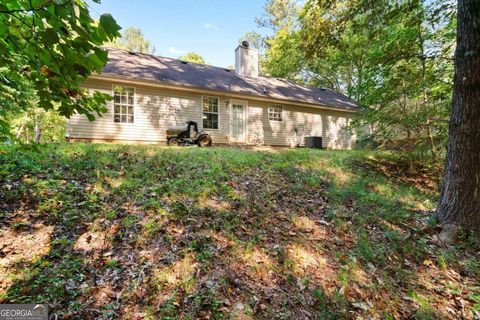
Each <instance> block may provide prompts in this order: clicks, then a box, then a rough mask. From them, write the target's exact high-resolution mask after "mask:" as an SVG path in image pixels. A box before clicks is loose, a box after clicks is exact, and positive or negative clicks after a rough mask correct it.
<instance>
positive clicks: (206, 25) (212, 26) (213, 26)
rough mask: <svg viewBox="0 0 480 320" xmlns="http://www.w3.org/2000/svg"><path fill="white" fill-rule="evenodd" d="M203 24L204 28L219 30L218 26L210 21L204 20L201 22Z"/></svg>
mask: <svg viewBox="0 0 480 320" xmlns="http://www.w3.org/2000/svg"><path fill="white" fill-rule="evenodd" d="M203 26H204V27H205V29H210V30H215V31H218V30H219V28H218V27H217V26H216V25H214V24H212V23H210V22H205V23H204V24H203Z"/></svg>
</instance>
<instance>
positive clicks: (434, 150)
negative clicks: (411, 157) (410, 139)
mask: <svg viewBox="0 0 480 320" xmlns="http://www.w3.org/2000/svg"><path fill="white" fill-rule="evenodd" d="M430 124H431V122H430V119H427V136H428V141H429V142H430V151H431V152H432V157H433V158H434V159H436V158H437V148H436V147H435V140H434V139H433V134H432V129H430Z"/></svg>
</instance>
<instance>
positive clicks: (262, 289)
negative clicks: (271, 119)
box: [0, 144, 480, 319]
mask: <svg viewBox="0 0 480 320" xmlns="http://www.w3.org/2000/svg"><path fill="white" fill-rule="evenodd" d="M402 170H404V166H403V165H402V164H401V163H400V164H399V159H398V157H397V156H395V155H393V154H389V153H380V152H365V151H318V150H307V149H289V150H280V151H274V152H270V151H252V150H242V149H230V148H209V149H203V148H202V149H200V148H165V147H156V146H121V145H87V144H70V145H68V144H61V145H50V146H47V147H46V148H45V149H42V150H41V151H39V152H34V151H21V152H20V151H16V152H13V151H12V150H10V149H7V148H5V147H4V148H3V149H1V148H0V274H1V275H2V276H1V278H0V303H29V302H44V303H49V304H50V307H51V309H52V310H53V311H55V312H57V313H58V314H59V315H60V317H59V318H60V319H62V318H64V319H67V318H68V319H355V318H357V319H367V318H369V319H370V318H373V319H406V318H408V319H412V318H413V319H448V318H452V319H458V318H466V319H473V318H474V317H475V316H477V317H478V315H479V314H480V284H479V283H480V281H479V280H480V254H479V248H478V246H477V245H476V244H475V243H474V240H473V239H471V238H469V237H467V236H466V237H464V239H463V240H462V241H460V242H459V243H458V244H456V245H455V246H446V245H443V244H441V243H439V242H438V240H437V238H436V233H437V230H436V229H435V227H434V226H433V221H432V219H431V210H432V209H433V208H434V207H435V204H436V200H437V197H438V193H437V191H436V190H437V186H436V179H437V178H438V176H437V177H433V178H432V177H430V176H429V175H428V172H430V171H432V168H423V169H421V170H420V169H419V170H417V172H416V173H415V174H407V173H406V171H402ZM437 173H438V174H439V171H438V170H437Z"/></svg>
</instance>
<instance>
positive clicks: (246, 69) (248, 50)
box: [235, 41, 258, 78]
mask: <svg viewBox="0 0 480 320" xmlns="http://www.w3.org/2000/svg"><path fill="white" fill-rule="evenodd" d="M235 72H236V73H237V74H238V75H239V76H242V77H243V76H245V77H252V78H258V50H257V49H255V48H253V47H250V43H249V42H248V41H242V44H241V45H239V46H238V47H237V49H235Z"/></svg>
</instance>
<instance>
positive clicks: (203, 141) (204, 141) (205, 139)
mask: <svg viewBox="0 0 480 320" xmlns="http://www.w3.org/2000/svg"><path fill="white" fill-rule="evenodd" d="M197 143H198V146H199V147H210V146H211V145H212V138H210V136H209V135H207V134H206V135H202V136H201V137H200V138H198V141H197Z"/></svg>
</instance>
